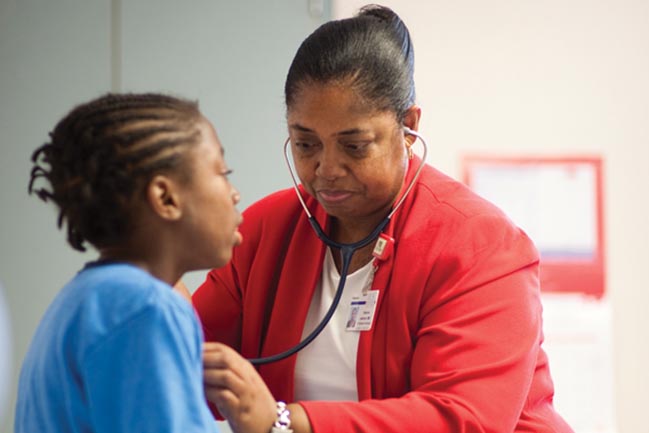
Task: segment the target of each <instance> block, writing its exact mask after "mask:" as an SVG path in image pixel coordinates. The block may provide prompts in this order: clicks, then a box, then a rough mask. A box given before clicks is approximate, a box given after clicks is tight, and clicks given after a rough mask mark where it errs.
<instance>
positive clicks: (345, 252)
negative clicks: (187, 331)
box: [248, 127, 428, 365]
mask: <svg viewBox="0 0 649 433" xmlns="http://www.w3.org/2000/svg"><path fill="white" fill-rule="evenodd" d="M404 132H405V133H406V134H408V135H414V136H415V137H417V138H418V139H419V140H420V141H421V142H422V144H423V147H424V153H423V155H422V158H421V162H420V163H419V167H417V171H416V172H415V175H414V176H413V178H412V180H411V181H410V183H409V184H408V187H407V188H406V190H405V191H404V193H403V194H402V195H401V198H400V199H399V201H398V202H397V203H396V204H395V205H394V207H393V208H392V210H391V211H390V213H389V214H388V215H387V216H386V217H385V218H384V219H383V220H382V221H381V222H380V223H379V224H378V225H377V226H376V227H375V228H374V230H372V232H371V233H370V234H369V235H367V236H366V237H364V238H363V239H361V240H359V241H357V242H353V243H350V244H344V243H340V242H336V241H334V240H333V239H331V238H330V237H329V236H327V235H326V234H325V232H324V230H322V227H320V224H318V222H317V221H316V219H315V217H314V216H313V215H311V212H309V208H308V207H307V205H306V203H305V201H304V198H303V197H302V194H301V193H300V189H299V187H298V183H297V179H296V177H295V172H294V170H293V166H292V165H291V162H290V158H289V156H288V144H289V142H290V137H289V138H288V139H286V142H285V143H284V160H285V161H286V165H287V167H288V171H289V173H290V175H291V179H292V180H293V186H294V188H295V192H296V194H297V197H298V199H299V200H300V203H301V205H302V208H303V209H304V212H305V213H306V215H307V217H308V219H309V223H310V224H311V227H312V228H313V230H314V231H315V233H316V235H317V236H318V238H319V239H320V240H321V241H322V242H324V243H325V245H327V246H329V247H332V248H337V249H339V250H340V255H341V262H342V266H341V269H340V281H339V282H338V287H337V288H336V293H335V295H334V299H333V300H332V301H331V306H330V307H329V309H328V310H327V313H326V314H325V315H324V317H323V318H322V320H321V321H320V323H319V324H318V326H316V327H315V328H314V329H313V331H311V333H310V334H309V335H307V336H306V337H305V338H304V340H302V341H300V342H299V343H298V344H296V345H295V346H293V347H291V348H290V349H287V350H285V351H283V352H280V353H277V354H275V355H271V356H265V357H261V358H248V361H249V362H250V363H252V364H253V365H262V364H270V363H272V362H277V361H281V360H282V359H286V358H288V357H289V356H291V355H294V354H296V353H297V352H299V351H300V350H302V349H304V348H305V347H306V346H307V345H308V344H310V343H311V342H312V341H313V340H315V339H316V337H317V336H318V335H319V334H320V333H321V332H322V331H323V329H324V328H325V326H327V324H328V323H329V321H330V320H331V318H332V317H333V315H334V313H335V312H336V309H337V308H338V304H339V303H340V298H341V297H342V294H343V290H344V288H345V283H346V281H347V274H348V273H349V266H350V264H351V261H352V257H353V255H354V253H355V252H356V251H357V250H359V249H360V248H363V247H364V246H366V245H368V244H369V243H370V242H372V241H373V240H375V239H376V238H378V237H379V235H380V234H381V232H382V231H383V229H385V227H386V226H387V225H388V223H389V222H390V218H392V215H394V213H395V212H396V211H397V209H399V207H400V206H401V204H402V203H403V201H404V200H405V198H406V197H407V196H408V194H409V193H410V190H411V189H412V188H413V186H414V185H415V182H416V181H417V179H418V178H419V174H420V173H421V170H422V169H423V167H424V164H425V163H426V155H427V154H428V146H427V144H426V141H425V140H424V139H423V138H422V136H421V135H420V134H419V133H418V132H415V131H413V130H411V129H409V128H406V127H404Z"/></svg>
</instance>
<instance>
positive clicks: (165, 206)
mask: <svg viewBox="0 0 649 433" xmlns="http://www.w3.org/2000/svg"><path fill="white" fill-rule="evenodd" d="M146 198H147V202H148V203H149V206H150V207H151V209H152V210H153V212H154V213H155V214H156V215H158V216H160V217H161V218H162V219H165V220H169V221H176V220H178V219H180V217H181V216H182V214H183V212H182V208H181V197H180V190H179V188H178V184H177V183H176V182H174V181H173V180H172V179H171V178H169V177H167V176H164V175H157V176H154V177H153V179H151V181H150V182H149V184H148V186H147V188H146Z"/></svg>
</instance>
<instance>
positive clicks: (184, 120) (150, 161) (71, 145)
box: [29, 93, 202, 251]
mask: <svg viewBox="0 0 649 433" xmlns="http://www.w3.org/2000/svg"><path fill="white" fill-rule="evenodd" d="M201 119H202V115H201V113H200V111H199V109H198V104H197V103H196V102H193V101H188V100H184V99H181V98H176V97H172V96H168V95H162V94H156V93H145V94H114V93H108V94H105V95H103V96H101V97H99V98H97V99H94V100H92V101H90V102H87V103H85V104H81V105H79V106H77V107H76V108H74V109H73V110H72V111H70V112H69V113H68V114H67V115H66V116H65V117H64V118H63V119H62V120H61V121H60V122H59V123H58V124H57V125H56V127H55V128H54V130H53V131H52V132H50V134H49V136H50V141H48V142H47V143H45V144H43V145H42V146H41V147H39V148H38V149H36V151H35V152H34V153H33V154H32V158H31V159H32V162H33V164H34V165H33V167H32V170H31V179H30V181H29V193H30V194H32V193H35V194H37V195H38V197H39V198H40V199H41V200H43V201H45V202H47V201H48V200H52V201H53V202H54V203H55V204H56V205H57V207H58V210H59V214H58V222H57V225H58V227H59V228H61V227H62V226H63V225H64V223H65V225H66V226H67V241H68V243H69V244H70V245H71V246H72V247H73V248H74V249H76V250H79V251H85V250H86V248H85V246H84V243H85V242H89V243H90V244H92V245H94V246H95V247H97V248H102V247H106V246H112V245H115V244H117V243H119V242H120V241H122V240H123V239H124V238H125V237H126V236H127V235H128V234H129V231H130V230H131V228H132V227H131V223H130V221H131V218H130V216H131V206H130V204H131V203H132V199H133V198H134V197H135V196H136V194H138V193H143V191H144V187H145V186H146V185H147V183H148V182H149V181H150V180H151V178H152V177H153V176H154V175H155V174H159V173H165V172H171V171H173V172H174V173H178V175H179V179H180V180H181V181H189V180H190V177H191V173H189V172H188V171H187V170H182V163H183V152H182V149H181V148H182V147H184V146H188V145H192V144H195V143H197V142H198V140H199V139H200V131H199V129H198V123H199V122H200V120H201ZM179 168H180V170H179ZM38 178H45V179H46V180H47V181H48V182H49V184H50V185H49V186H50V188H49V189H48V188H46V187H36V186H35V185H36V184H35V182H36V180H37V179H38Z"/></svg>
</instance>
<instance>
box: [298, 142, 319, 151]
mask: <svg viewBox="0 0 649 433" xmlns="http://www.w3.org/2000/svg"><path fill="white" fill-rule="evenodd" d="M294 146H295V148H296V149H297V150H298V151H300V152H308V151H311V150H313V149H315V148H316V146H317V144H316V143H313V142H310V141H296V142H295V144H294Z"/></svg>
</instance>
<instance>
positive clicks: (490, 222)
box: [193, 6, 572, 433]
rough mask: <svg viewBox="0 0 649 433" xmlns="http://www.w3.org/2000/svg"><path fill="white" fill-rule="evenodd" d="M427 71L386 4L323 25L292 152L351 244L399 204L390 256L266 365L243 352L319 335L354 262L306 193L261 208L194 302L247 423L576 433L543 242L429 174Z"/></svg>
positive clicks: (227, 409)
mask: <svg viewBox="0 0 649 433" xmlns="http://www.w3.org/2000/svg"><path fill="white" fill-rule="evenodd" d="M413 68H414V54H413V47H412V43H411V40H410V36H409V33H408V30H407V28H406V27H405V25H404V24H403V22H402V21H401V20H400V19H399V17H398V16H397V15H396V14H394V13H393V12H392V11H391V10H390V9H387V8H384V7H378V6H372V7H366V8H364V9H362V10H361V11H360V12H359V14H358V15H357V16H355V17H354V18H351V19H346V20H341V21H332V22H329V23H326V24H324V25H323V26H321V27H320V28H319V29H317V30H316V31H315V32H314V33H313V34H311V35H310V36H309V37H308V38H307V39H306V40H305V41H304V42H303V43H302V45H301V46H300V48H299V50H298V52H297V54H296V56H295V58H294V60H293V63H292V64H291V67H290V70H289V73H288V76H287V81H286V86H285V94H286V105H287V121H288V130H289V141H290V143H289V144H290V150H291V154H292V160H293V164H294V166H295V171H296V173H297V177H298V178H299V181H300V182H301V186H300V187H299V189H298V192H299V194H300V196H301V197H303V198H304V202H305V203H304V205H305V206H306V208H307V209H308V210H309V212H310V213H311V214H312V215H313V218H314V219H315V220H316V221H317V222H318V224H319V225H320V226H321V227H322V228H323V231H324V232H325V233H326V234H327V236H328V237H329V238H331V239H332V240H333V241H335V242H338V243H353V242H358V241H359V240H361V239H363V238H366V237H367V236H368V235H369V234H370V233H371V232H372V231H373V230H374V229H375V227H376V226H377V225H378V224H380V223H381V222H382V221H385V219H386V216H387V215H389V214H390V213H391V212H392V211H394V214H393V215H392V216H391V218H390V219H389V222H388V223H387V225H386V226H385V227H384V228H383V230H382V231H381V238H380V240H379V241H378V243H379V244H380V245H381V246H384V247H385V248H384V250H383V251H382V252H381V251H379V250H377V249H375V246H376V245H375V244H376V242H371V243H369V244H368V245H366V246H364V247H362V248H359V249H358V250H357V251H356V252H355V253H354V254H353V255H352V257H351V261H350V263H348V265H349V268H348V272H347V273H348V274H349V277H348V279H347V285H346V286H345V291H344V292H343V295H342V300H341V303H340V305H339V306H338V308H337V310H336V312H335V314H334V316H333V318H332V320H331V322H330V323H329V324H328V325H327V327H326V328H325V329H324V330H323V331H322V334H320V335H319V336H318V337H317V338H316V339H315V340H314V341H313V342H312V343H311V344H310V345H308V346H307V347H306V348H305V349H304V350H302V351H301V352H299V353H298V354H297V355H292V356H289V357H287V358H285V359H283V360H280V361H277V362H273V363H269V364H263V365H260V366H258V367H257V369H255V368H254V367H253V366H252V364H250V363H249V362H247V361H246V360H245V359H244V358H259V357H265V356H271V355H274V354H277V353H281V352H283V351H285V350H287V349H289V348H290V347H292V346H294V345H295V344H297V343H298V342H299V341H300V340H301V339H303V338H304V337H305V336H306V335H308V334H309V332H310V331H311V329H313V328H314V327H315V325H316V324H317V323H318V322H319V320H320V318H321V316H322V313H323V312H324V311H326V307H327V306H328V305H329V299H330V298H331V297H332V292H333V291H334V289H335V287H336V285H337V282H338V281H339V280H340V277H341V276H340V272H341V267H342V264H343V263H342V259H341V255H340V254H339V251H337V249H336V248H332V247H330V246H327V245H325V244H324V243H323V242H321V240H320V239H319V238H318V236H317V235H316V233H315V232H314V230H312V225H311V223H310V221H309V220H308V219H307V216H306V214H305V212H304V210H303V207H302V205H301V203H300V200H298V198H297V197H296V194H295V192H296V191H294V190H293V189H290V190H285V191H280V192H277V193H275V194H273V195H270V196H269V197H266V198H264V199H262V200H261V201H259V202H257V203H256V204H254V205H252V206H251V207H250V208H249V209H247V210H246V211H245V213H244V222H243V224H242V226H241V228H240V230H241V233H242V234H243V237H244V241H243V243H242V245H240V246H239V247H237V248H235V251H234V255H233V258H232V261H231V263H230V264H229V266H226V267H225V268H222V269H218V270H214V271H212V272H210V273H209V275H208V278H207V280H206V281H205V283H204V284H203V285H202V286H201V287H200V288H199V289H198V290H197V291H196V293H195V294H194V296H193V302H194V305H195V307H196V310H197V311H198V314H199V316H200V318H201V321H202V324H203V330H204V333H205V337H206V340H208V341H210V342H218V343H213V344H209V343H208V344H207V345H206V352H205V354H204V361H205V387H206V394H207V397H208V399H209V400H210V401H212V402H213V403H215V405H216V408H217V409H218V411H219V412H220V413H221V414H222V415H223V416H224V417H225V418H226V419H228V421H229V422H230V425H231V426H232V429H233V430H234V431H235V432H259V433H267V432H268V431H271V428H272V429H273V431H280V430H283V431H288V430H289V429H292V430H293V431H295V432H311V431H313V432H316V433H329V432H332V433H333V432H383V433H385V432H408V433H414V432H439V433H451V432H454V433H457V432H465V433H468V432H491V433H505V432H514V431H515V432H571V431H572V430H571V429H570V427H569V426H568V425H567V424H566V423H565V422H564V421H563V420H562V419H561V417H560V416H559V415H558V414H557V413H556V412H555V410H554V409H553V405H552V397H553V385H552V380H551V377H550V372H549V369H548V360H547V357H546V355H545V353H544V352H543V350H542V349H541V343H542V341H543V335H542V326H541V304H540V300H539V280H538V270H539V269H538V264H539V259H538V254H537V251H536V250H535V248H534V245H533V244H532V242H531V241H530V239H529V238H528V237H527V236H526V235H525V233H523V232H522V231H521V230H520V229H519V228H518V227H516V226H515V225H514V224H513V223H512V222H511V221H510V220H508V219H507V217H506V216H505V215H504V214H503V213H502V212H501V211H500V210H498V209H497V208H496V207H494V206H493V205H491V204H490V203H488V202H486V201H485V200H483V199H482V198H480V197H478V196H477V195H476V194H474V193H472V192H471V191H469V190H468V189H467V188H466V187H464V186H463V185H462V184H460V183H458V182H456V181H454V180H452V179H451V178H449V177H447V176H445V175H444V174H442V173H440V172H439V171H437V170H435V169H434V168H432V167H430V166H428V165H424V166H423V169H422V170H421V172H420V173H418V168H419V167H420V164H421V160H420V159H419V158H418V157H415V156H413V154H412V151H411V146H412V145H413V144H414V143H415V141H416V138H417V137H418V134H417V133H416V132H414V131H417V129H418V124H419V119H420V114H421V110H420V108H419V107H418V106H417V105H415V91H414V82H413ZM411 184H412V188H411V189H409V188H408V187H409V186H410V185H411ZM402 198H403V201H402V202H400V200H401V199H402ZM395 208H396V210H395ZM276 400H278V401H282V402H287V403H288V405H287V406H286V405H285V404H284V403H280V404H279V405H277V406H276ZM289 414H290V415H289Z"/></svg>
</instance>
